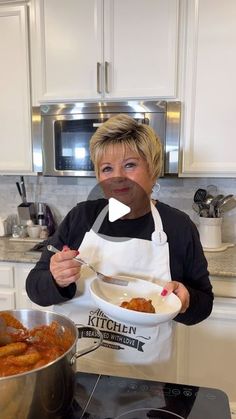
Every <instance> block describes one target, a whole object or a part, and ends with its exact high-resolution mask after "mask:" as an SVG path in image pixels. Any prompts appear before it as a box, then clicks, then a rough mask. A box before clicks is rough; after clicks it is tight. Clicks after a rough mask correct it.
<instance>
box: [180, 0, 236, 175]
mask: <svg viewBox="0 0 236 419" xmlns="http://www.w3.org/2000/svg"><path fill="white" fill-rule="evenodd" d="M187 6H188V7H187V14H186V17H185V22H187V28H186V29H187V30H186V39H185V40H184V42H183V44H182V51H183V49H185V68H184V69H183V71H182V72H181V74H184V80H183V84H182V88H183V90H182V93H181V95H182V99H183V101H184V120H183V124H184V125H183V131H182V149H183V156H182V174H181V175H182V176H208V177H232V176H235V174H236V141H235V138H236V125H235V97H234V96H235V94H234V93H235V91H236V81H235V80H236V79H235V74H236V54H235V51H236V47H235V46H236V25H235V20H236V2H235V0H225V1H224V2H222V1H221V0H188V2H187ZM182 26H183V25H182ZM183 39H184V38H183Z"/></svg>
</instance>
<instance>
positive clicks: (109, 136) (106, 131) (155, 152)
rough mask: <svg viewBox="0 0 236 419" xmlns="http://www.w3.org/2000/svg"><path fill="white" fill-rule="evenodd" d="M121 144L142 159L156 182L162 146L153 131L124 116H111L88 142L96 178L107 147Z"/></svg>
mask: <svg viewBox="0 0 236 419" xmlns="http://www.w3.org/2000/svg"><path fill="white" fill-rule="evenodd" d="M111 144H112V145H116V144H122V145H123V146H127V147H129V148H130V149H131V150H132V151H134V152H136V153H137V154H138V155H140V156H141V157H143V158H144V159H145V160H146V162H147V164H148V168H149V173H150V176H151V177H152V178H153V179H154V180H156V179H157V178H158V177H159V176H160V174H161V169H162V144H161V141H160V139H159V137H158V136H157V135H156V133H155V131H154V130H153V129H152V128H151V127H150V126H149V125H146V124H140V123H138V122H137V121H136V120H135V119H133V118H131V117H130V116H128V115H126V114H119V115H116V116H112V117H111V118H109V119H108V120H107V121H106V122H104V123H103V124H102V125H100V127H99V128H98V129H97V130H96V132H95V133H94V134H93V136H92V137H91V140H90V156H91V160H92V162H93V164H94V168H95V172H96V176H97V177H98V175H99V168H98V165H99V161H100V160H101V158H102V155H103V153H104V151H105V150H106V148H107V146H109V145H111Z"/></svg>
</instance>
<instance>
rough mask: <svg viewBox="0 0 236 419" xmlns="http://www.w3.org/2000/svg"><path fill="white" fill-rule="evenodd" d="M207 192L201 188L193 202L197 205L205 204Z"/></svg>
mask: <svg viewBox="0 0 236 419" xmlns="http://www.w3.org/2000/svg"><path fill="white" fill-rule="evenodd" d="M206 196H207V191H206V189H202V188H199V189H197V191H196V192H195V194H194V197H193V200H194V202H196V203H199V202H203V201H204V200H205V199H206Z"/></svg>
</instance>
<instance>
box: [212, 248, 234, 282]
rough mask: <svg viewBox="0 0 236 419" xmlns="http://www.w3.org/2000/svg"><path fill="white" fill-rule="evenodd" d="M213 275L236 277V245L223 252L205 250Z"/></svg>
mask: <svg viewBox="0 0 236 419" xmlns="http://www.w3.org/2000/svg"><path fill="white" fill-rule="evenodd" d="M205 256H206V258H207V262H208V270H209V272H210V275H211V276H224V277H229V278H230V277H234V278H236V245H234V246H233V247H230V248H228V249H226V250H224V251H222V252H205Z"/></svg>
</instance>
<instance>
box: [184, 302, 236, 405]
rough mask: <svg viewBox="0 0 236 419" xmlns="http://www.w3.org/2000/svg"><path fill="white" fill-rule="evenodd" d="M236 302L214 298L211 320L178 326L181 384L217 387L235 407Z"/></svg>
mask: <svg viewBox="0 0 236 419" xmlns="http://www.w3.org/2000/svg"><path fill="white" fill-rule="evenodd" d="M235 303H236V301H235V299H233V298H215V302H214V308H213V311H212V314H211V316H210V317H209V318H208V319H207V320H205V321H203V322H202V323H199V324H197V325H195V326H191V327H186V326H182V325H178V329H179V330H178V333H179V336H178V338H179V345H178V349H179V361H178V381H179V382H182V383H185V384H192V385H197V386H205V387H215V388H219V389H221V390H223V391H225V392H226V394H227V395H228V397H229V400H230V402H231V403H233V404H234V405H235V403H236V374H235V372H236V369H235V353H236V334H235V329H236V304H235ZM235 406H236V405H235Z"/></svg>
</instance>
